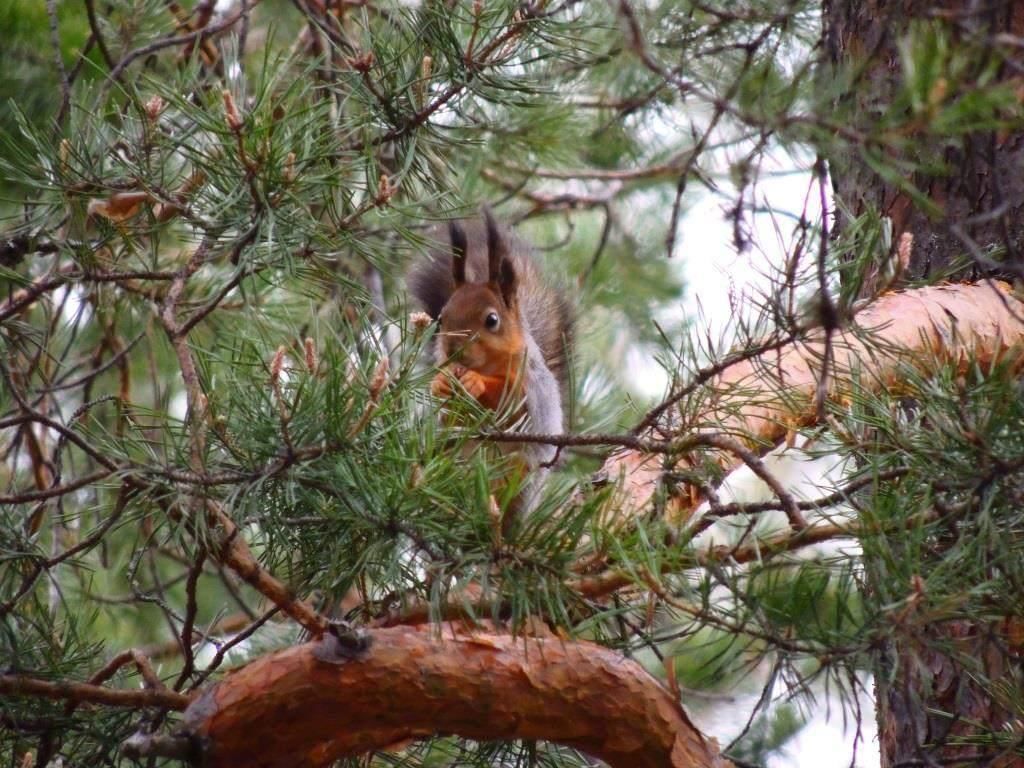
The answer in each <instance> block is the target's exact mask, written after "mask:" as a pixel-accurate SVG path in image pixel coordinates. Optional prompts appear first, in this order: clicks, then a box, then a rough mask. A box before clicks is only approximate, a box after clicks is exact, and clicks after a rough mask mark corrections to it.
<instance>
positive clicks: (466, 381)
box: [458, 368, 487, 400]
mask: <svg viewBox="0 0 1024 768" xmlns="http://www.w3.org/2000/svg"><path fill="white" fill-rule="evenodd" d="M458 376H459V383H460V384H462V388H463V389H465V390H466V392H467V393H468V394H469V396H470V397H472V398H473V399H474V400H480V399H481V398H482V397H483V396H484V395H485V394H487V381H486V380H485V378H484V377H483V376H481V375H480V374H479V373H477V372H476V371H471V370H469V369H468V368H467V369H466V370H464V371H462V372H461V373H460V374H458Z"/></svg>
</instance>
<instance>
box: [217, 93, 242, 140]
mask: <svg viewBox="0 0 1024 768" xmlns="http://www.w3.org/2000/svg"><path fill="white" fill-rule="evenodd" d="M221 95H222V96H223V97H224V115H225V117H226V118H227V121H228V127H229V128H230V129H231V130H232V131H238V130H240V129H241V127H242V122H243V121H242V116H241V115H240V114H239V113H238V107H237V106H236V105H235V97H234V96H232V95H231V91H229V90H228V89H227V88H225V89H224V90H223V91H221Z"/></svg>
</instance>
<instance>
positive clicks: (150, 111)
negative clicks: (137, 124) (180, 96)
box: [145, 96, 167, 123]
mask: <svg viewBox="0 0 1024 768" xmlns="http://www.w3.org/2000/svg"><path fill="white" fill-rule="evenodd" d="M166 106H167V102H166V101H164V100H163V99H162V98H160V97H159V96H151V97H150V98H149V101H147V102H146V106H145V110H146V117H148V118H149V121H150V122H151V123H155V122H156V121H157V118H158V117H160V114H161V113H162V112H163V111H164V108H165V107H166Z"/></svg>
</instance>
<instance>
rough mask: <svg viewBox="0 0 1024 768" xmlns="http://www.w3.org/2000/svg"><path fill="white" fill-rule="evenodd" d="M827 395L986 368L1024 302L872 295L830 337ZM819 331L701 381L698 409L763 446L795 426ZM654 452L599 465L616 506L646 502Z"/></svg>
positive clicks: (956, 288) (682, 510) (998, 356)
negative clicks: (906, 376)
mask: <svg viewBox="0 0 1024 768" xmlns="http://www.w3.org/2000/svg"><path fill="white" fill-rule="evenodd" d="M831 344H832V362H831V366H832V370H831V371H829V392H828V397H829V399H830V400H831V401H833V402H837V403H842V402H844V401H845V400H846V399H847V398H848V397H849V395H850V394H851V392H852V391H853V389H854V388H856V387H860V388H866V389H871V390H876V391H881V390H884V389H886V388H891V387H893V386H898V385H899V380H900V376H901V372H902V371H904V370H905V366H907V365H913V366H915V367H917V368H919V369H927V368H928V367H932V366H935V365H942V364H950V363H952V364H955V365H958V366H961V367H965V368H966V366H967V365H968V364H971V363H977V364H978V365H980V366H981V367H982V368H987V367H989V366H991V365H992V364H993V363H995V362H997V361H1000V360H1002V359H1004V358H1005V357H1006V356H1007V354H1008V353H1010V352H1011V350H1014V349H1018V348H1021V347H1022V346H1024V302H1021V301H1020V300H1018V299H1017V298H1015V297H1014V296H1013V295H1012V294H1011V293H1010V290H1009V287H1008V286H1007V285H1006V284H1005V283H991V282H989V283H980V284H974V285H939V286H931V287H926V288H917V289H914V290H907V291H899V292H894V293H889V294H886V295H884V296H882V297H881V298H880V299H878V300H877V301H875V302H874V303H872V304H870V305H869V306H868V307H866V308H865V309H864V310H863V311H861V312H859V313H858V314H857V315H856V324H855V326H854V327H852V328H849V329H847V330H846V331H844V332H842V333H836V334H833V336H832V339H831ZM824 359H825V334H824V333H823V332H821V333H816V334H812V335H810V336H809V337H808V338H807V339H806V340H803V341H800V342H795V343H792V344H789V345H786V346H784V347H782V348H780V349H779V350H777V351H774V352H770V353H767V354H764V355H761V356H759V357H756V358H753V359H750V360H742V361H740V362H738V363H736V364H735V365H732V366H730V367H729V368H728V369H726V370H725V371H724V372H723V373H722V374H721V375H720V376H719V377H718V378H717V379H716V380H715V381H714V382H712V383H711V386H712V387H713V388H714V389H715V390H716V391H717V392H719V393H721V394H720V395H719V397H718V398H717V400H716V401H715V409H714V410H713V411H712V412H711V413H708V414H705V421H706V422H707V423H708V424H714V425H715V426H714V429H715V431H716V432H720V433H723V434H731V435H736V436H741V437H742V438H743V439H744V440H745V441H746V442H747V443H748V444H749V445H751V446H757V447H760V448H764V447H766V446H770V445H773V444H775V443H778V442H779V441H780V440H782V438H783V437H785V435H786V432H787V431H788V430H791V429H792V428H793V426H795V425H809V424H813V423H814V422H815V420H816V418H817V409H816V408H815V395H816V393H817V390H818V386H819V384H820V382H821V380H822V375H821V370H820V368H821V361H822V360H824ZM717 459H718V461H719V463H720V464H721V465H722V467H723V468H724V469H726V470H732V469H734V468H736V467H737V466H738V465H739V464H740V463H741V462H740V459H739V457H737V456H736V455H735V453H734V452H732V453H730V452H720V453H719V454H718V456H717ZM664 469H665V467H664V456H661V455H651V454H644V453H642V452H639V451H635V450H627V451H624V452H621V453H619V454H617V455H615V456H613V457H611V458H610V459H609V460H608V461H607V462H606V464H605V472H607V474H608V476H609V477H611V478H619V477H621V478H622V479H623V481H624V485H623V487H622V491H621V503H620V504H619V505H618V507H620V508H621V509H623V511H624V513H626V514H629V513H630V512H631V511H632V512H636V511H639V510H642V509H644V508H645V507H647V506H648V503H649V501H650V499H651V498H652V496H653V495H654V493H655V491H656V490H657V487H658V483H659V482H660V481H661V478H662V474H663V471H664ZM697 501H699V499H697V498H691V497H686V498H679V497H676V498H673V499H671V500H670V503H669V504H668V505H667V510H666V511H667V514H668V516H669V519H670V520H672V521H673V522H677V523H679V522H683V521H685V520H686V519H688V517H689V515H690V514H691V513H692V511H693V509H694V508H695V506H696V502H697Z"/></svg>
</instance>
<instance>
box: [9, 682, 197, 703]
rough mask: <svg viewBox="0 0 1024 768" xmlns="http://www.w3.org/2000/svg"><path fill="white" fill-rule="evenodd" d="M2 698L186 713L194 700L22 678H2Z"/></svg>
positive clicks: (163, 693) (166, 693)
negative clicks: (9, 697)
mask: <svg viewBox="0 0 1024 768" xmlns="http://www.w3.org/2000/svg"><path fill="white" fill-rule="evenodd" d="M0 694H4V695H5V696H35V697H41V698H44V699H58V700H63V701H69V702H75V703H79V704H82V703H91V704H106V705H107V706H111V707H163V708H164V709H177V710H181V709H185V707H187V706H188V704H189V701H190V700H191V699H190V698H189V697H188V696H186V695H184V694H182V693H175V692H174V691H169V690H167V689H159V690H143V691H140V690H134V691H126V690H119V689H116V688H105V687H103V686H102V685H91V684H89V683H77V682H71V681H68V680H37V679H36V678H32V677H25V676H23V675H0Z"/></svg>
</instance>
